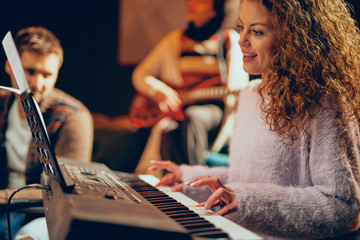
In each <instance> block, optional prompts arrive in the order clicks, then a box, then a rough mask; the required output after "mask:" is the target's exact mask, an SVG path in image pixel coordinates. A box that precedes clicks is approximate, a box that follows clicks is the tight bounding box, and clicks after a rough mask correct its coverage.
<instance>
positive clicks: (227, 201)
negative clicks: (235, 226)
mask: <svg viewBox="0 0 360 240" xmlns="http://www.w3.org/2000/svg"><path fill="white" fill-rule="evenodd" d="M186 184H187V185H189V186H191V187H194V188H197V187H201V186H208V187H209V188H210V189H211V191H212V192H213V193H212V195H211V196H210V197H209V198H208V200H207V201H205V202H202V203H199V204H198V205H197V206H198V207H204V208H205V209H207V210H209V209H210V208H212V207H213V206H220V207H221V209H220V210H219V211H218V212H216V213H215V214H214V215H224V214H226V213H228V212H231V211H234V210H236V209H237V207H238V203H237V201H236V197H235V193H234V191H233V190H232V189H231V188H229V187H227V186H224V185H223V184H222V183H221V182H220V180H219V178H217V177H211V176H208V175H206V176H199V177H195V178H193V179H191V180H190V181H188V182H187V183H186Z"/></svg>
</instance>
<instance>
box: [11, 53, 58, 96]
mask: <svg viewBox="0 0 360 240" xmlns="http://www.w3.org/2000/svg"><path fill="white" fill-rule="evenodd" d="M20 60H21V63H22V65H23V67H24V71H25V77H26V80H27V82H28V83H29V86H30V89H31V92H32V93H33V95H34V98H35V100H36V101H37V102H38V103H39V102H41V101H42V100H43V99H44V98H45V97H46V96H47V95H48V94H49V93H50V92H51V90H52V89H53V88H54V86H55V83H56V80H57V77H58V74H59V67H60V63H59V58H58V56H57V55H56V54H55V53H47V54H39V53H35V52H30V51H25V52H23V53H22V55H21V56H20ZM5 70H6V72H7V73H8V74H9V76H10V78H11V85H12V87H14V88H18V86H17V84H16V81H15V77H14V75H13V73H12V71H11V68H10V66H9V64H8V62H7V63H6V66H5Z"/></svg>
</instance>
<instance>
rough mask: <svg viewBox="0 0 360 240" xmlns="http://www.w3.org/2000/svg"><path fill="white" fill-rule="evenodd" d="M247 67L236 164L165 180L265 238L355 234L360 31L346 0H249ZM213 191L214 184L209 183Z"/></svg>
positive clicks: (176, 171)
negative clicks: (250, 77) (250, 78)
mask: <svg viewBox="0 0 360 240" xmlns="http://www.w3.org/2000/svg"><path fill="white" fill-rule="evenodd" d="M239 28H240V40H239V45H240V48H241V50H242V52H243V54H244V57H243V62H244V69H245V71H246V72H248V73H249V74H261V76H262V79H261V80H255V81H252V82H250V84H249V85H248V87H247V88H245V89H244V90H243V91H242V92H241V93H240V96H239V105H238V112H237V113H238V115H237V124H236V128H235V131H234V135H233V138H232V140H231V145H230V162H229V164H230V167H217V168H206V167H204V166H187V165H180V166H177V165H175V164H173V163H171V162H163V161H160V162H159V161H153V162H152V164H153V166H152V167H151V170H156V169H167V170H168V171H169V173H168V174H166V175H165V176H164V177H163V178H162V179H161V180H160V182H159V183H158V186H161V185H169V184H171V183H177V182H183V183H186V184H183V183H182V184H177V185H175V186H173V187H172V189H173V190H175V191H176V190H183V191H184V192H185V193H186V194H188V195H190V196H192V197H193V198H194V199H196V200H198V201H200V202H201V203H200V204H199V206H204V208H205V209H210V208H212V207H214V206H218V209H219V210H218V211H217V212H216V213H215V214H218V215H224V216H225V217H227V218H229V219H231V220H233V221H235V222H236V223H239V224H240V225H242V226H244V227H246V228H248V229H250V230H252V231H254V232H256V233H258V234H259V235H261V236H263V237H264V239H289V238H290V239H323V238H326V239H331V238H336V239H356V237H357V235H358V232H359V231H358V229H359V227H360V166H359V164H360V139H359V117H360V110H359V106H360V89H359V79H360V49H359V48H360V33H359V30H358V29H357V27H356V24H355V21H354V20H353V19H352V18H351V16H350V14H349V12H348V6H347V5H346V4H345V2H344V1H343V0H286V1H283V0H260V1H259V0H241V6H240V13H239ZM210 190H211V191H210Z"/></svg>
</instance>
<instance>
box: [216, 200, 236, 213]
mask: <svg viewBox="0 0 360 240" xmlns="http://www.w3.org/2000/svg"><path fill="white" fill-rule="evenodd" d="M237 207H238V205H237V202H236V201H233V202H231V203H230V204H228V205H225V206H224V207H223V208H221V209H220V210H219V211H217V212H216V213H214V215H220V216H222V215H225V214H226V213H228V212H232V211H234V210H236V209H237Z"/></svg>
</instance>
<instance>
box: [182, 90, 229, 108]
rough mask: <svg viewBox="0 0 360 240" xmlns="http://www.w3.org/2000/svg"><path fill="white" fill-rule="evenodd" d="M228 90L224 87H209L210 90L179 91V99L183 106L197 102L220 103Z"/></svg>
mask: <svg viewBox="0 0 360 240" xmlns="http://www.w3.org/2000/svg"><path fill="white" fill-rule="evenodd" d="M228 93H229V90H228V89H227V88H226V87H224V86H219V87H210V88H198V89H192V90H182V91H179V96H180V99H181V100H182V102H183V103H184V104H189V103H193V102H197V101H206V100H219V101H221V100H222V99H223V98H224V97H225V96H226V94H228Z"/></svg>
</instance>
